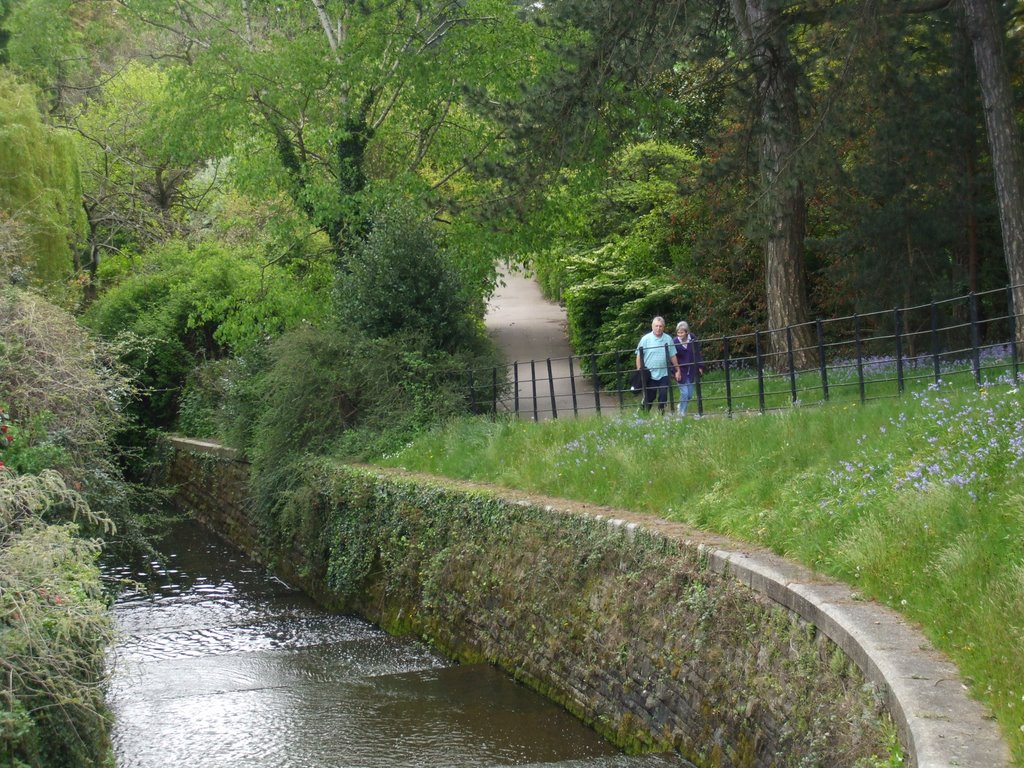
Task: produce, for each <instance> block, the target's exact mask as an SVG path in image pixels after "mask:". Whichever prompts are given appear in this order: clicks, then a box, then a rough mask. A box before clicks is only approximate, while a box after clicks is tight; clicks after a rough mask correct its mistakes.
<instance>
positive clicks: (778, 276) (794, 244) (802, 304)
mask: <svg viewBox="0 0 1024 768" xmlns="http://www.w3.org/2000/svg"><path fill="white" fill-rule="evenodd" d="M732 10H733V16H734V18H735V21H736V25H737V27H738V29H739V32H740V37H741V38H742V40H743V41H744V43H745V44H746V46H747V49H748V54H749V56H750V61H751V66H752V68H753V71H754V75H755V77H756V79H757V97H758V102H759V103H758V116H757V119H758V125H757V126H756V132H757V142H758V144H757V149H758V165H759V172H760V178H761V203H762V211H763V214H764V217H765V228H766V237H765V245H764V270H765V291H766V293H767V303H768V325H769V327H770V328H771V330H772V331H775V333H772V334H771V349H772V353H773V357H774V361H773V363H774V364H773V367H775V368H782V367H784V366H785V365H786V363H787V361H786V359H784V358H780V357H779V355H780V354H782V353H784V352H785V351H786V349H787V338H786V334H785V329H786V328H787V327H791V328H792V330H793V347H794V360H795V364H796V367H797V368H809V367H812V366H813V365H814V364H815V352H814V339H813V337H812V334H811V328H810V326H809V325H808V324H807V322H808V318H809V315H810V313H809V311H808V306H807V279H806V269H805V266H804V238H805V235H806V225H807V203H806V197H805V194H804V189H803V185H802V184H801V183H800V180H799V178H798V177H797V174H796V173H795V171H794V168H793V163H794V160H795V158H796V153H797V148H798V145H799V139H800V115H799V106H798V103H797V97H796V72H795V67H796V62H795V61H794V60H793V57H792V55H791V54H790V52H789V46H788V42H787V40H786V28H787V27H786V23H785V20H784V19H783V18H782V16H781V14H780V12H779V10H778V6H777V5H776V4H774V3H772V0H732Z"/></svg>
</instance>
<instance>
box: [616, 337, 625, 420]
mask: <svg viewBox="0 0 1024 768" xmlns="http://www.w3.org/2000/svg"><path fill="white" fill-rule="evenodd" d="M615 391H616V392H618V393H619V410H620V411H621V410H622V409H623V408H625V407H626V404H625V402H623V399H622V351H621V350H618V349H617V350H615Z"/></svg>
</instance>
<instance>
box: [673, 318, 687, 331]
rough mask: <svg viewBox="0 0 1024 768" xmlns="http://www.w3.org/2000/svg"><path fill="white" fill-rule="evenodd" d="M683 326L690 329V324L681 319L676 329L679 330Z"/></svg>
mask: <svg viewBox="0 0 1024 768" xmlns="http://www.w3.org/2000/svg"><path fill="white" fill-rule="evenodd" d="M682 328H685V329H686V330H690V324H689V323H687V322H686V321H685V320H680V321H679V322H678V323H676V330H677V331H678V330H680V329H682Z"/></svg>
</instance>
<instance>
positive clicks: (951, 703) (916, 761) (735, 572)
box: [546, 505, 1013, 768]
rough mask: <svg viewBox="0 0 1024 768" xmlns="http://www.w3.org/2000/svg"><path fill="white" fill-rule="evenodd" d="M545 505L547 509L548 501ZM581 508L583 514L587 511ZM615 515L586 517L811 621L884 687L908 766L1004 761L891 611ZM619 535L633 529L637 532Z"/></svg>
mask: <svg viewBox="0 0 1024 768" xmlns="http://www.w3.org/2000/svg"><path fill="white" fill-rule="evenodd" d="M585 506H586V505H584V507H585ZM546 508H547V509H549V510H550V511H554V507H553V506H551V505H549V506H547V507H546ZM582 513H583V514H587V512H586V511H585V509H584V510H583V512H582ZM613 515H614V516H608V515H606V514H590V515H589V516H590V517H593V518H595V519H598V520H601V519H604V520H605V521H606V522H607V524H608V525H610V526H616V527H622V528H626V527H628V526H632V525H639V526H640V527H641V528H643V529H646V530H647V531H649V532H651V533H654V534H656V535H661V536H667V537H669V538H672V539H675V540H677V541H681V542H682V543H684V544H686V545H689V546H695V547H697V548H698V549H700V550H701V551H703V552H704V553H706V554H707V556H708V560H709V565H710V567H711V569H712V570H714V571H716V572H718V573H721V574H723V575H727V576H732V577H733V578H736V579H739V580H740V581H741V582H743V583H744V584H746V585H747V586H749V587H750V588H751V589H753V590H754V591H756V592H759V593H760V594H762V595H765V596H766V597H768V598H769V599H771V600H772V601H774V602H776V603H778V604H780V605H782V606H784V607H785V608H787V609H789V610H790V611H792V612H793V613H795V614H797V615H798V616H800V617H801V618H802V619H804V620H806V621H807V622H809V623H811V624H813V625H814V626H816V627H817V628H818V629H819V630H820V631H821V632H823V633H824V634H825V636H826V637H828V638H829V639H830V640H832V642H834V643H835V644H836V645H837V646H839V647H840V648H841V649H842V650H843V652H844V653H845V654H846V655H847V656H848V657H849V658H850V659H851V660H852V661H853V662H854V663H855V664H856V665H857V666H858V667H860V669H861V671H862V672H863V673H864V676H865V678H867V679H868V680H870V681H871V682H873V683H874V684H875V685H877V686H878V687H879V689H880V690H882V691H883V692H884V693H885V695H886V697H887V698H886V704H887V706H888V709H889V712H890V714H891V715H892V717H893V720H894V721H895V723H896V726H897V728H899V731H900V736H901V741H902V743H903V744H904V746H905V747H906V748H907V751H908V756H909V759H910V765H912V766H916V767H917V768H1010V766H1012V764H1013V763H1012V760H1011V756H1010V750H1009V747H1008V746H1007V744H1006V741H1005V739H1003V736H1002V734H1001V732H1000V730H999V726H998V724H997V723H996V721H995V718H993V717H992V715H991V713H989V712H988V710H987V709H986V708H985V706H984V705H982V704H981V703H979V702H978V701H975V700H974V699H972V698H971V697H970V696H969V695H968V691H967V686H966V685H965V684H964V683H963V680H962V678H961V676H960V672H959V670H958V669H957V667H956V665H955V664H953V662H951V661H950V660H949V659H948V658H946V656H945V655H944V654H942V653H941V652H940V651H938V650H936V649H935V648H934V646H933V645H932V644H931V643H930V642H929V641H928V639H927V638H926V637H925V636H924V634H923V633H922V632H921V630H920V629H918V628H917V627H915V626H913V625H912V624H911V623H910V622H909V621H908V620H907V619H905V618H904V617H903V616H901V615H900V614H899V613H897V612H896V611H894V610H892V609H891V608H889V607H887V606H885V605H882V604H881V603H878V602H876V601H873V600H866V599H864V598H862V597H860V596H859V595H858V594H857V593H856V592H855V591H854V590H853V589H852V588H851V587H850V586H849V585H848V584H845V583H843V582H840V581H837V580H834V579H831V578H829V577H827V576H823V575H821V574H818V573H815V572H814V571H812V570H810V569H809V568H806V567H804V566H802V565H799V564H797V563H794V562H792V561H789V560H786V559H785V558H782V557H780V556H778V555H775V554H772V553H770V552H767V551H762V550H758V549H755V548H748V547H745V546H743V545H741V544H738V543H737V542H734V541H729V540H728V539H726V538H724V537H720V536H715V535H706V534H704V533H703V532H700V531H697V530H695V529H691V528H688V527H687V526H685V525H682V524H679V523H671V522H668V521H666V520H663V519H661V518H657V517H654V516H647V515H640V514H628V513H623V512H622V511H621V510H616V511H614V513H613ZM624 533H625V534H626V535H635V530H628V531H624Z"/></svg>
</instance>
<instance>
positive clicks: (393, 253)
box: [337, 206, 477, 352]
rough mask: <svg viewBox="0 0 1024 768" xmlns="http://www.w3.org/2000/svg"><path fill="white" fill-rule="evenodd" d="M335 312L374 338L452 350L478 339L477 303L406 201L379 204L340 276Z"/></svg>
mask: <svg viewBox="0 0 1024 768" xmlns="http://www.w3.org/2000/svg"><path fill="white" fill-rule="evenodd" d="M337 294H338V316H339V318H340V320H341V322H342V324H343V325H351V326H352V327H353V328H356V329H358V330H359V331H360V332H361V333H363V334H365V335H366V336H368V337H370V338H394V339H395V340H396V342H397V343H401V344H403V345H404V346H407V347H412V348H415V349H424V350H430V349H440V350H443V351H446V352H452V351H455V350H457V349H459V348H462V347H465V346H466V345H468V344H470V343H472V342H473V341H474V340H475V338H474V337H475V334H476V332H477V329H476V327H475V325H474V319H473V317H472V314H471V309H472V307H473V304H472V303H471V298H470V294H469V292H468V291H467V289H466V287H465V286H464V285H463V282H462V280H461V279H460V275H459V273H458V272H457V271H456V270H455V269H454V268H453V267H452V266H451V265H449V263H448V261H447V259H446V258H445V254H444V253H443V252H442V251H441V250H440V249H439V248H438V246H437V245H436V243H435V241H434V237H433V235H432V233H431V231H430V229H429V228H428V225H427V223H426V222H424V221H422V220H420V219H419V218H418V217H417V215H416V213H415V212H414V211H413V210H412V209H411V208H409V207H408V206H392V207H389V208H387V209H385V210H383V211H381V212H380V213H379V214H378V215H377V216H376V217H375V218H374V219H373V222H372V225H371V231H370V234H369V235H368V237H367V238H366V240H365V242H363V243H362V244H361V245H360V247H359V250H358V255H357V257H356V258H355V259H353V261H352V263H351V265H350V266H349V269H348V270H347V271H346V272H343V273H342V274H341V275H339V277H338V282H337Z"/></svg>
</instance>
